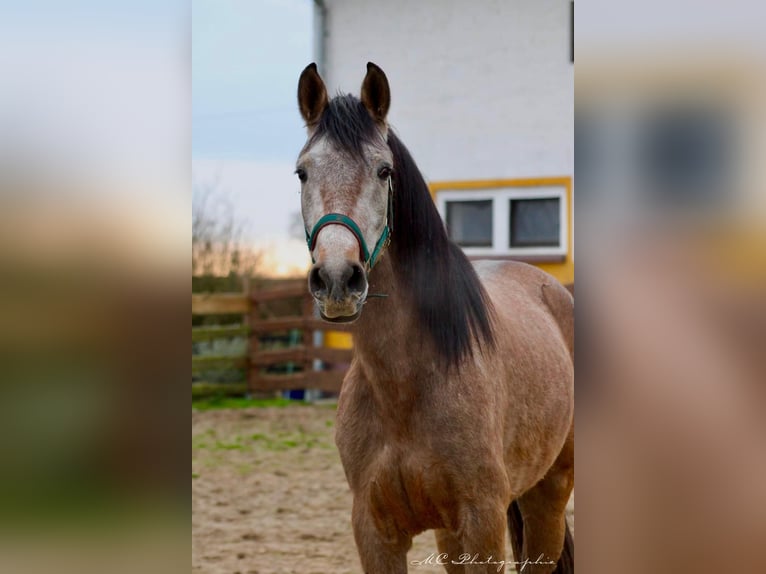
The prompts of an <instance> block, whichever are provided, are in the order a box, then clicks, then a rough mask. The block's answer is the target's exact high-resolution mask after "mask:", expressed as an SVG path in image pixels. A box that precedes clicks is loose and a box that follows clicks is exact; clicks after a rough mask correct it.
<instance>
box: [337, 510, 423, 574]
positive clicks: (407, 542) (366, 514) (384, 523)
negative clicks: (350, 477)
mask: <svg viewBox="0 0 766 574" xmlns="http://www.w3.org/2000/svg"><path fill="white" fill-rule="evenodd" d="M351 522H352V526H353V529H354V539H355V540H356V548H357V550H358V552H359V559H360V560H361V562H362V569H363V570H364V573H365V574H407V551H408V550H409V549H410V547H411V546H412V537H410V536H407V535H406V534H404V533H403V532H401V531H400V530H399V529H397V528H396V525H395V524H394V522H393V520H392V519H391V518H390V517H386V516H380V515H377V516H373V510H372V508H371V507H370V505H369V503H368V502H367V501H363V500H360V498H359V497H356V496H355V497H354V507H353V510H352V513H351Z"/></svg>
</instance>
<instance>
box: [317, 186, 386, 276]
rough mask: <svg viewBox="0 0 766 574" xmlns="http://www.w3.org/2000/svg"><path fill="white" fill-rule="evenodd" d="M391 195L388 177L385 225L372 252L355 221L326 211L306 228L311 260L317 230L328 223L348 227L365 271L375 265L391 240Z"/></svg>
mask: <svg viewBox="0 0 766 574" xmlns="http://www.w3.org/2000/svg"><path fill="white" fill-rule="evenodd" d="M393 195H394V190H393V187H392V185H391V178H390V177H389V178H388V206H387V211H386V226H385V227H384V228H383V232H382V233H381V234H380V237H379V238H378V241H377V242H376V243H375V248H374V249H373V250H372V253H370V251H369V249H368V248H367V242H366V241H365V240H364V236H363V235H362V230H361V229H359V226H358V225H357V224H356V222H355V221H354V220H353V219H351V218H350V217H349V216H348V215H344V214H342V213H328V214H327V215H323V216H322V217H321V218H320V219H319V221H317V222H316V224H315V225H314V228H313V229H312V230H311V233H309V232H308V230H306V244H307V245H308V247H309V252H310V253H312V256H311V261H312V262H314V256H313V253H314V248H315V247H316V242H317V236H318V235H319V232H320V231H322V229H323V228H325V227H327V226H328V225H342V226H343V227H345V228H346V229H348V230H349V231H350V232H351V233H353V234H354V237H356V241H357V243H359V258H360V259H361V260H362V261H363V262H364V266H365V269H366V271H369V270H370V269H372V268H373V267H374V266H375V263H376V262H377V261H378V258H379V257H380V254H381V253H382V252H383V250H384V249H385V248H386V246H387V245H388V243H389V241H390V240H391V231H392V229H393V215H394V210H393Z"/></svg>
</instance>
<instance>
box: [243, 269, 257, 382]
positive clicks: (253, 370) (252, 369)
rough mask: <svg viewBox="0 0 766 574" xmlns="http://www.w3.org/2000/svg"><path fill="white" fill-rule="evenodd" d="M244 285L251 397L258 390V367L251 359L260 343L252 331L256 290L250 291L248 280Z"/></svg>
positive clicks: (248, 377)
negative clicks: (245, 288)
mask: <svg viewBox="0 0 766 574" xmlns="http://www.w3.org/2000/svg"><path fill="white" fill-rule="evenodd" d="M246 285H247V300H248V302H249V304H250V312H249V314H248V316H247V319H246V321H247V327H248V329H249V332H250V334H249V335H248V338H247V341H248V345H247V389H248V391H249V394H250V395H251V396H252V395H253V394H254V392H255V391H256V390H257V389H258V365H257V364H254V363H253V357H255V354H256V353H257V352H258V346H259V345H260V342H259V341H258V333H256V332H255V331H254V330H253V329H252V326H253V324H254V323H255V322H256V321H258V298H257V297H256V296H255V291H256V290H255V289H252V288H251V286H250V279H249V278H248V279H247V283H246Z"/></svg>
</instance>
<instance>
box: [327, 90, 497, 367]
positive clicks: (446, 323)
mask: <svg viewBox="0 0 766 574" xmlns="http://www.w3.org/2000/svg"><path fill="white" fill-rule="evenodd" d="M379 133H380V132H378V130H377V127H376V125H375V121H374V120H373V119H372V116H370V114H369V113H368V111H367V109H366V108H365V107H364V105H363V104H362V102H361V101H360V100H358V99H357V98H355V97H354V96H351V95H342V96H337V97H335V98H333V99H332V100H331V101H330V103H329V105H328V106H327V108H326V109H325V111H324V113H323V114H322V117H321V118H320V121H319V125H318V127H317V130H316V132H315V133H314V135H313V138H318V137H322V136H326V137H328V138H329V139H330V140H331V141H332V142H333V143H334V144H335V145H336V146H338V148H339V149H340V150H342V151H345V152H347V153H350V154H353V155H357V156H360V157H363V150H364V144H365V143H372V142H374V141H375V139H377V138H378V137H379V135H378V134H379ZM313 138H312V139H313ZM388 145H389V147H390V149H391V152H392V154H393V158H394V173H393V188H394V217H393V223H394V228H393V234H392V238H391V245H390V246H389V250H390V254H391V258H392V263H393V265H394V267H395V269H397V271H398V272H399V274H400V277H401V278H402V280H403V281H404V282H405V283H406V285H407V287H408V288H410V289H411V290H412V292H413V293H414V296H415V303H416V309H417V313H418V317H419V320H420V322H421V324H422V326H423V328H424V329H425V330H426V331H427V332H428V333H429V334H430V336H431V339H432V340H433V342H434V344H435V347H436V351H437V353H438V355H439V357H440V359H441V360H442V362H443V364H444V365H445V366H448V367H456V366H458V365H459V364H460V362H461V361H462V359H463V358H465V357H466V356H468V355H471V352H472V340H473V339H474V338H475V339H476V340H478V342H479V344H480V345H481V346H484V347H491V346H493V345H494V336H493V332H492V318H491V316H492V307H491V303H490V301H489V299H488V296H487V293H486V291H485V290H484V288H483V286H482V285H481V282H480V281H479V278H478V276H477V275H476V272H475V270H474V268H473V266H472V265H471V263H470V262H469V261H468V259H467V258H466V256H465V254H464V253H463V252H462V251H461V250H460V248H459V247H458V246H457V245H455V244H454V243H452V242H451V241H450V240H449V238H448V237H447V231H446V229H445V227H444V223H443V222H442V220H441V217H440V216H439V212H438V211H437V209H436V206H435V205H434V202H433V199H432V197H431V194H430V192H429V190H428V186H427V184H426V182H425V180H424V179H423V176H422V175H421V173H420V170H419V169H418V167H417V165H415V161H414V160H413V159H412V156H411V155H410V153H409V151H407V148H406V147H405V146H404V144H403V143H402V142H401V141H400V140H399V138H398V137H397V136H396V134H394V132H393V130H391V129H390V128H389V130H388Z"/></svg>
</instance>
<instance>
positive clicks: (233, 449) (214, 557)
mask: <svg viewBox="0 0 766 574" xmlns="http://www.w3.org/2000/svg"><path fill="white" fill-rule="evenodd" d="M334 422H335V409H334V406H333V405H321V406H288V407H270V408H248V409H233V410H212V411H199V412H193V413H192V571H193V572H197V573H203V572H204V573H206V574H207V573H209V574H237V573H239V574H291V573H301V574H331V573H332V574H346V573H357V572H359V571H360V566H359V561H358V558H357V554H356V548H355V546H354V539H353V535H352V533H351V525H350V516H351V495H350V492H349V490H348V486H347V484H346V479H345V476H344V474H343V468H342V467H341V464H340V459H339V457H338V453H337V451H336V449H335V444H334V442H333V433H334ZM569 520H570V524H571V523H572V521H573V504H570V516H569ZM436 551H437V550H436V544H435V542H434V538H433V533H431V532H426V533H424V534H421V535H420V536H418V537H417V538H416V539H415V542H414V544H413V547H412V550H411V551H410V553H409V555H408V560H410V561H413V560H424V559H425V558H426V557H428V555H429V554H431V553H432V552H436ZM507 552H508V555H507V560H511V559H512V558H511V556H512V555H511V551H510V548H508V551H507ZM409 571H410V572H424V573H425V572H444V570H443V569H442V567H440V566H428V565H422V566H421V565H410V567H409Z"/></svg>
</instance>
